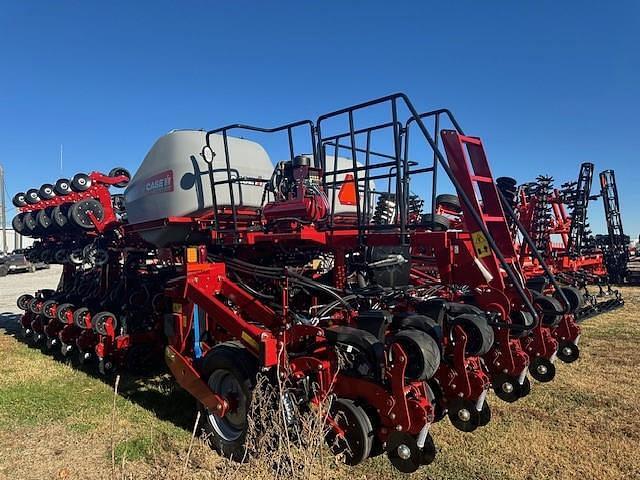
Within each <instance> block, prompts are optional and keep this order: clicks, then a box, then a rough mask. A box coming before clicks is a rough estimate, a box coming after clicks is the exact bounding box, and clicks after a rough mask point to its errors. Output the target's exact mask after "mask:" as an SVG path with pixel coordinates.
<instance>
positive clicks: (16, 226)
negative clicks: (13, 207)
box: [11, 213, 25, 234]
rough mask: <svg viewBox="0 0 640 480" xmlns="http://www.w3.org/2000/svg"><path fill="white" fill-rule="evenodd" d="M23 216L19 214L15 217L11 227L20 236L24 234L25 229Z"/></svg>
mask: <svg viewBox="0 0 640 480" xmlns="http://www.w3.org/2000/svg"><path fill="white" fill-rule="evenodd" d="M23 216H24V214H22V213H19V214H18V215H16V216H15V217H13V220H11V226H12V227H13V230H14V231H15V232H17V233H19V234H22V233H23V232H24V229H25V226H24V222H23V221H22V217H23Z"/></svg>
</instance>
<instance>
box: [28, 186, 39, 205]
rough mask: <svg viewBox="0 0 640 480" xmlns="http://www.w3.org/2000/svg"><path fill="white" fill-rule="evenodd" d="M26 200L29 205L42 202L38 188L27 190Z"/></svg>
mask: <svg viewBox="0 0 640 480" xmlns="http://www.w3.org/2000/svg"><path fill="white" fill-rule="evenodd" d="M24 198H25V200H26V201H27V203H28V204H29V205H35V204H36V203H38V202H39V201H40V200H41V199H40V193H39V192H38V189H37V188H30V189H29V190H27V193H26V194H25V197H24Z"/></svg>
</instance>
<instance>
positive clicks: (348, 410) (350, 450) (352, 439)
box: [325, 398, 374, 466]
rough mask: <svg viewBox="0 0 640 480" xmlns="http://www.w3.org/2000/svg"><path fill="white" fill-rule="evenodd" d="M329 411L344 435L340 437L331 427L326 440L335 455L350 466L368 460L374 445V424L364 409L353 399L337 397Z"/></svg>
mask: <svg viewBox="0 0 640 480" xmlns="http://www.w3.org/2000/svg"><path fill="white" fill-rule="evenodd" d="M329 413H330V415H331V417H332V418H333V421H334V422H336V423H337V424H338V425H339V426H340V427H341V428H342V430H344V432H345V433H344V437H338V436H337V435H336V432H335V431H334V430H333V429H330V430H329V432H328V433H327V436H326V437H325V441H326V442H327V445H329V448H330V449H331V452H332V453H333V454H334V455H337V456H340V458H341V459H342V461H343V462H344V463H345V464H346V465H349V466H355V465H358V464H359V463H361V462H363V461H364V460H366V459H367V458H368V457H369V455H370V454H371V447H372V446H373V436H374V435H373V426H372V425H371V420H370V419H369V417H368V416H367V413H366V412H365V411H364V409H363V408H362V407H360V406H358V405H356V403H355V402H354V401H353V400H349V399H347V398H337V399H335V400H334V401H333V402H332V404H331V408H330V409H329Z"/></svg>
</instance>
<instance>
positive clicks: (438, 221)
mask: <svg viewBox="0 0 640 480" xmlns="http://www.w3.org/2000/svg"><path fill="white" fill-rule="evenodd" d="M422 223H423V224H424V225H425V226H426V227H427V228H428V229H430V230H433V231H434V232H444V231H446V230H449V228H450V227H451V221H450V220H449V219H448V218H447V217H445V216H444V215H438V214H435V215H433V214H431V213H425V214H424V215H422Z"/></svg>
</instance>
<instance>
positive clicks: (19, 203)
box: [12, 192, 28, 208]
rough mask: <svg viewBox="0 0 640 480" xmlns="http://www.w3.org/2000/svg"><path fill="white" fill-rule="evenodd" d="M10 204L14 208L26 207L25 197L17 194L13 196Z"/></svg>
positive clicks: (23, 194) (19, 193)
mask: <svg viewBox="0 0 640 480" xmlns="http://www.w3.org/2000/svg"><path fill="white" fill-rule="evenodd" d="M12 203H13V206H14V207H18V208H20V207H26V206H27V205H28V203H27V197H26V195H25V193H24V192H18V193H16V194H15V195H14V196H13V199H12Z"/></svg>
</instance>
